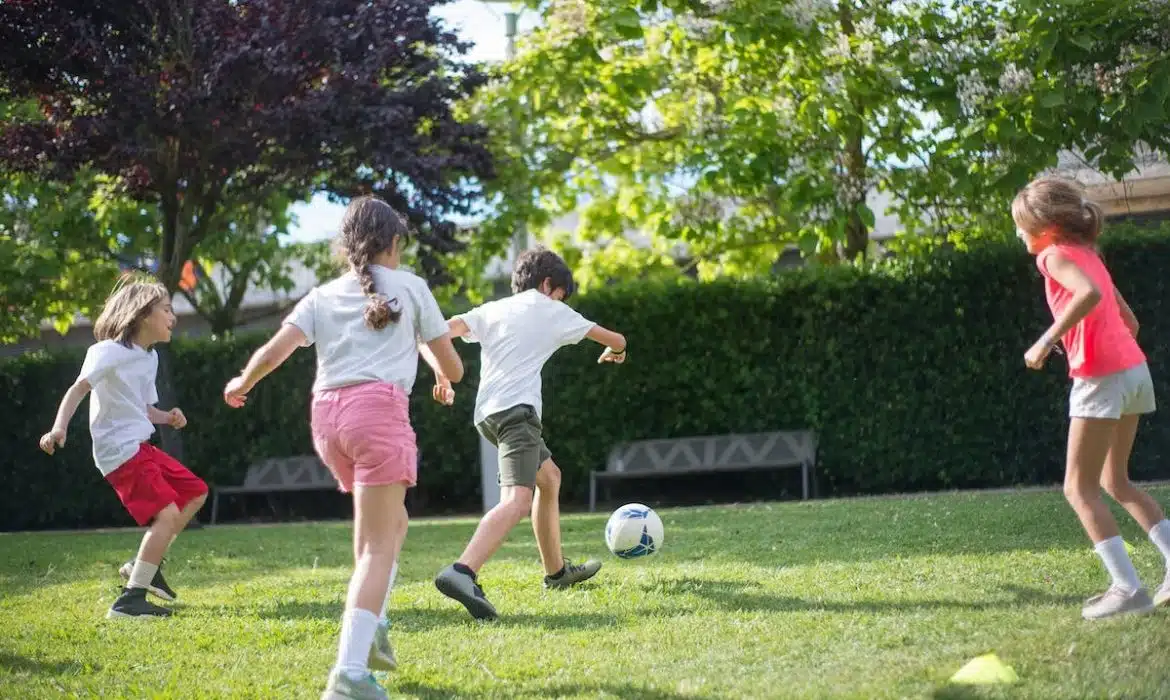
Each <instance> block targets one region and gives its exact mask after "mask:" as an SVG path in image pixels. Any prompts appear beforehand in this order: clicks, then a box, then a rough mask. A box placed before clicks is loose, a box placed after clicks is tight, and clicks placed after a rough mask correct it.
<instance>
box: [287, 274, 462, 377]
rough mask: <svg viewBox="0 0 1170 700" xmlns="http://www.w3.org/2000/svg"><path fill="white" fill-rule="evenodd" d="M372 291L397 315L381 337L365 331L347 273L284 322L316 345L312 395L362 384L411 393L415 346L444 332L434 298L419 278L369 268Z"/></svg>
mask: <svg viewBox="0 0 1170 700" xmlns="http://www.w3.org/2000/svg"><path fill="white" fill-rule="evenodd" d="M370 270H371V272H372V274H373V275H374V288H375V289H377V290H378V291H379V292H380V293H382V294H384V295H386V297H387V298H389V299H391V300H393V299H395V298H397V299H398V303H394V302H393V301H392V302H391V306H392V308H395V309H402V317H401V318H399V319H398V322H397V323H390V324H388V325H387V326H386V327H385V328H383V329H382V330H380V331H376V330H374V329H372V328H370V327H369V326H367V325H366V321H365V315H364V314H365V311H366V304H368V303H369V301H370V298H369V297H367V296H366V295H365V294H364V293H362V287H361V283H360V282H359V281H358V278H357V274H355V273H354V272H353V271H350V272H348V273H346V274H344V275H342V276H341V277H338V278H337V279H335V280H332V281H330V282H326V283H325V284H323V285H321V286H319V287H317V288H315V289H314V290H313V291H311V292H309V293H308V294H307V295H306V296H305V298H304V299H301V300H300V302H298V303H297V305H296V307H295V308H293V310H292V312H291V313H290V314H289V315H288V316H287V317H286V318H285V319H284V322H285V323H291V324H293V325H294V326H296V327H297V328H300V329H301V331H303V332H304V334H305V337H306V338H307V339H308V342H307V343H306V347H307V346H308V345H313V344H314V343H316V345H317V379H316V381H314V382H313V391H314V392H317V391H323V390H325V389H337V388H340V387H343V386H349V385H351V384H361V383H364V382H374V381H382V382H391V383H394V384H397V385H398V386H400V387H402V388H403V389H405V390H406V393H408V394H409V393H410V390H411V389H412V388H414V379H415V375H416V374H418V340H419V339H421V340H422V341H423V342H424V343H425V342H430V341H432V340H434V339H435V338H438V337H440V336H442V335H443V334H444V333H446V332H447V322H446V320H444V319H443V312H442V311H440V310H439V303H438V302H437V301H435V295H433V294H431V290H430V288H428V287H427V283H426V281H425V280H423V279H422V278H421V277H418V276H417V275H414V274H411V273H409V272H406V271H405V270H391V269H389V268H386V267H381V266H380V265H371V266H370Z"/></svg>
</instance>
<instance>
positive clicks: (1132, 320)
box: [1113, 285, 1141, 338]
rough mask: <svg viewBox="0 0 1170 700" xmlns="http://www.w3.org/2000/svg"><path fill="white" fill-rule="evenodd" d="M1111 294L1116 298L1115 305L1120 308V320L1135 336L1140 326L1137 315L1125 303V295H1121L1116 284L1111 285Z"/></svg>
mask: <svg viewBox="0 0 1170 700" xmlns="http://www.w3.org/2000/svg"><path fill="white" fill-rule="evenodd" d="M1113 296H1114V297H1116V298H1117V306H1118V307H1120V308H1121V320H1122V321H1124V322H1125V327H1126V328H1128V329H1129V332H1130V333H1132V334H1133V337H1135V338H1136V337H1137V334H1138V328H1140V327H1141V324H1139V323H1138V320H1137V315H1136V314H1134V312H1133V309H1131V308H1129V304H1127V303H1126V301H1125V297H1123V296H1121V290H1120V289H1118V288H1117V286H1116V285H1114V287H1113Z"/></svg>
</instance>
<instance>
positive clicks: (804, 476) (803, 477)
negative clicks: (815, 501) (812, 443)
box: [800, 462, 809, 501]
mask: <svg viewBox="0 0 1170 700" xmlns="http://www.w3.org/2000/svg"><path fill="white" fill-rule="evenodd" d="M808 471H809V469H808V462H805V463H804V464H802V465H800V482H801V484H800V485H801V491H802V492H803V494H804V500H806V501H807V500H808Z"/></svg>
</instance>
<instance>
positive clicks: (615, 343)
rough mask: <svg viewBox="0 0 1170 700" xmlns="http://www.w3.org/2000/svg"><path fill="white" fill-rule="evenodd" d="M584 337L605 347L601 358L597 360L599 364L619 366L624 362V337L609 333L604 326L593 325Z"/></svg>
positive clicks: (612, 332)
mask: <svg viewBox="0 0 1170 700" xmlns="http://www.w3.org/2000/svg"><path fill="white" fill-rule="evenodd" d="M585 337H586V338H588V339H590V340H592V341H593V342H595V343H601V344H602V345H604V346H605V350H604V351H603V352H602V353H601V357H599V358H597V362H598V363H599V364H600V363H602V362H616V363H618V364H621V363H622V362H625V361H626V337H625V336H624V335H622V334H621V333H617V332H614V331H611V330H609V329H608V328H605V327H604V326H599V325H595V326H593V327H592V328H590V329H589V332H588V333H586V334H585Z"/></svg>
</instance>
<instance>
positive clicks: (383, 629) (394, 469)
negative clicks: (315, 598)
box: [224, 197, 463, 700]
mask: <svg viewBox="0 0 1170 700" xmlns="http://www.w3.org/2000/svg"><path fill="white" fill-rule="evenodd" d="M408 233H409V232H408V229H407V226H406V222H405V220H404V219H403V218H402V216H401V215H399V214H398V212H396V211H394V209H392V208H391V207H390V205H388V204H386V203H385V202H383V201H382V200H380V199H378V198H376V197H359V198H357V199H354V200H353V201H352V202H351V203H350V205H349V207H348V208H347V209H346V211H345V215H344V217H343V218H342V221H341V233H340V240H339V244H340V247H341V248H342V251H343V252H344V254H345V256H346V258H347V259H348V260H349V264H350V271H349V272H347V273H346V274H344V275H342V276H341V277H338V278H337V279H335V280H332V281H330V282H328V283H326V284H323V285H320V286H319V287H317V288H315V289H314V290H313V291H311V292H309V294H308V295H306V296H305V298H303V299H301V301H300V302H299V303H298V304H297V305H296V307H295V308H294V309H293V311H292V313H290V314H289V315H288V317H286V318H285V320H284V323H283V325H282V326H281V328H280V330H279V331H277V332H276V334H275V335H274V336H273V337H272V339H271V340H269V341H268V342H267V343H266V344H265V345H264V346H263V347H261V348H260V349H259V350H257V351H256V352H255V354H253V355H252V358H251V359H250V360H249V361H248V364H247V366H246V367H245V368H244V371H243V372H241V373H240V376H238V377H236V378H235V379H232V380H231V381H230V382H228V384H227V387H225V388H224V400H225V401H227V403H228V405H230V406H232V407H236V408H238V407H240V406H243V405H244V402H245V401H246V399H247V395H248V392H249V391H251V390H252V387H254V386H255V385H256V383H257V382H259V381H260V379H261V378H263V377H264V376H265V375H267V374H268V373H269V372H271V371H273V370H274V369H276V368H277V367H279V366H280V365H281V363H283V362H284V361H285V360H286V359H288V357H289V355H291V354H292V353H293V351H294V350H296V349H297V348H298V347H302V346H304V347H307V346H309V345H316V347H317V376H316V379H315V381H314V383H313V401H312V435H313V445H314V447H315V448H316V450H317V453H318V454H319V455H320V457H321V460H322V461H323V462H324V463H325V464H326V466H328V467H329V469H330V471H332V472H333V475H334V476H335V477H336V478H337V482H338V484H340V487H341V490H342V491H343V492H346V493H349V492H352V493H353V502H354V573H353V578H351V579H350V583H349V595H348V597H347V599H346V604H345V615H344V617H343V619H342V626H341V641H340V644H339V645H338V647H339V648H338V653H337V663H336V665H335V666H334V668H333V671H332V673H330V676H329V682H328V686H327V688H326V690H325V694H324V695H323V698H326V699H327V700H339V699H340V698H384V697H387V696H386V693H385V691H384V690H383V689H382V688H381V687H380V686H379V685H378V684H377V682H376V681H375V679H374V677H373V676H372V675H371V673H370V670H371V669H381V670H391V669H393V668H395V667H396V666H397V662H396V661H395V659H394V653H393V650H392V648H391V646H390V641H389V623H388V622H387V620H386V612H385V611H386V606H387V603H388V602H389V597H390V589H391V586H392V584H393V580H394V576H395V574H396V573H397V559H398V553H399V551H400V550H401V548H402V542H403V540H404V539H405V538H406V525H407V513H406V507H405V505H404V501H405V498H406V489H408V488H410V487H411V486H414V484H415V481H416V479H417V464H418V449H417V447H416V445H415V436H414V430H413V429H412V428H411V426H410V415H409V408H408V404H407V399H408V397H409V395H410V391H411V389H412V388H413V386H414V381H415V375H416V374H417V371H418V357H419V353H420V351H421V353H422V355H423V359H425V360H426V361H427V363H428V364H429V365H430V366H431V368H432V369H434V370H435V371H436V373H437V374H438V373H442V374H443V375H446V376H447V377H449V378H451V379H452V381H458V380H459V379H461V378H462V377H463V363H462V362H461V361H460V359H459V355H458V354H456V352H455V348H454V346H453V345H452V343H451V338H450V337H449V335H448V333H447V323H446V321H445V320H444V318H443V314H442V312H441V311H439V305H438V303H437V302H436V301H435V297H434V295H432V294H431V291H430V289H429V288H428V287H427V284H426V282H425V281H424V280H423V279H422V278H420V277H417V276H415V275H413V274H411V273H410V272H407V271H405V270H401V269H399V260H400V256H401V252H402V248H403V246H404V245H405V243H406V240H407V236H408Z"/></svg>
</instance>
